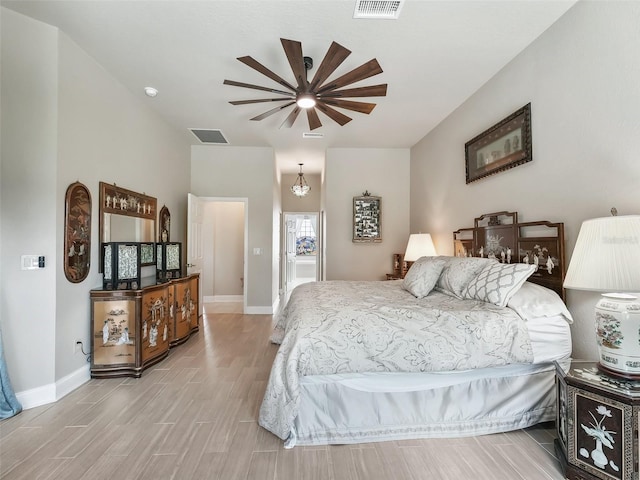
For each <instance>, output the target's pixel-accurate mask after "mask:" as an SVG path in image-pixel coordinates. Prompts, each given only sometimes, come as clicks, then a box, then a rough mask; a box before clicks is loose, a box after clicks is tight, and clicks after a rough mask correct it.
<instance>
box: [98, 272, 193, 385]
mask: <svg viewBox="0 0 640 480" xmlns="http://www.w3.org/2000/svg"><path fill="white" fill-rule="evenodd" d="M140 287H141V288H139V289H135V290H105V289H95V290H91V292H90V298H91V329H92V335H91V351H92V352H93V355H92V356H91V377H93V378H105V377H122V376H131V377H140V376H141V375H142V372H143V371H144V370H145V369H146V368H148V367H150V366H151V365H154V364H156V363H158V362H159V361H161V360H163V359H164V358H166V357H167V355H168V354H169V349H170V348H172V347H175V346H177V345H179V344H181V343H184V342H185V341H187V340H188V339H189V336H190V335H191V334H192V333H194V332H196V331H197V330H198V329H199V315H198V312H199V305H198V298H199V297H198V292H199V288H200V277H199V275H198V274H194V275H189V276H186V277H181V278H176V279H173V280H170V281H167V282H164V283H157V282H156V279H155V277H153V278H147V279H142V281H141V282H140Z"/></svg>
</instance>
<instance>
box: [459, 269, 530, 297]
mask: <svg viewBox="0 0 640 480" xmlns="http://www.w3.org/2000/svg"><path fill="white" fill-rule="evenodd" d="M535 269H536V267H535V265H528V264H525V263H510V264H506V263H500V262H498V261H491V262H490V263H489V265H487V266H485V267H484V268H483V269H482V270H481V271H480V273H478V275H477V276H476V277H475V278H474V279H473V280H471V281H470V282H469V284H468V285H467V288H466V289H465V291H464V298H470V299H474V300H482V301H483V302H487V303H493V304H494V305H497V306H499V307H506V306H507V302H508V301H509V299H510V298H511V297H512V296H513V295H514V294H515V293H516V292H517V291H518V290H519V289H520V287H521V286H522V284H523V283H524V282H526V281H527V278H529V277H530V276H531V274H532V273H533V272H534V271H535Z"/></svg>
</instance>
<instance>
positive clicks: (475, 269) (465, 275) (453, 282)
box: [436, 257, 491, 298]
mask: <svg viewBox="0 0 640 480" xmlns="http://www.w3.org/2000/svg"><path fill="white" fill-rule="evenodd" d="M436 258H444V259H445V261H446V265H445V267H444V269H443V270H442V273H441V274H440V278H439V279H438V283H437V284H436V290H437V291H439V292H442V293H446V294H447V295H451V296H453V297H457V298H463V297H462V292H464V289H465V288H466V287H467V285H468V284H469V282H470V281H471V280H473V279H474V278H475V277H476V275H478V273H480V271H481V270H482V269H483V268H484V267H485V266H486V265H488V264H489V263H491V260H489V259H488V258H475V257H436Z"/></svg>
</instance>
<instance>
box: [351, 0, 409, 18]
mask: <svg viewBox="0 0 640 480" xmlns="http://www.w3.org/2000/svg"><path fill="white" fill-rule="evenodd" d="M403 3H404V0H356V9H355V11H354V12H353V18H378V19H387V20H389V19H390V20H395V19H396V18H398V16H399V15H400V10H401V9H402V4H403Z"/></svg>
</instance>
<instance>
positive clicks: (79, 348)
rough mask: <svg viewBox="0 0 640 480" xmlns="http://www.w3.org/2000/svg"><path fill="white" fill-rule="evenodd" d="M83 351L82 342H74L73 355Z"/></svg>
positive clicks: (78, 340)
mask: <svg viewBox="0 0 640 480" xmlns="http://www.w3.org/2000/svg"><path fill="white" fill-rule="evenodd" d="M81 351H82V340H80V339H77V340H76V341H75V342H73V353H78V352H81Z"/></svg>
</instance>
